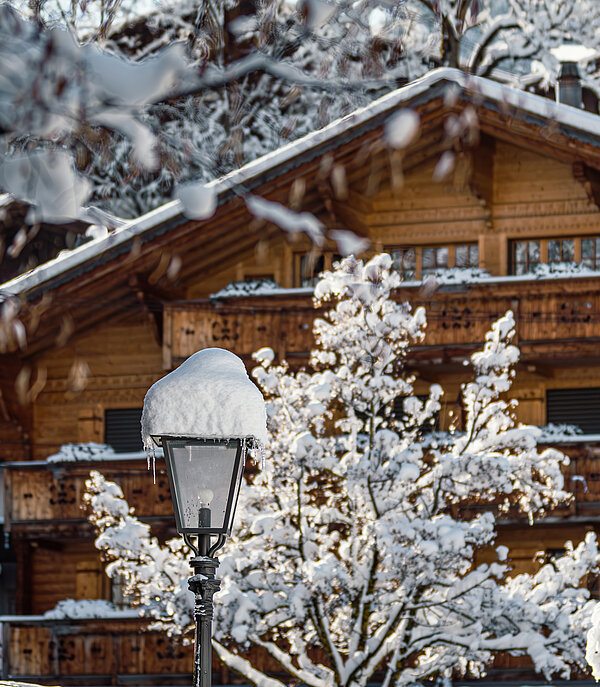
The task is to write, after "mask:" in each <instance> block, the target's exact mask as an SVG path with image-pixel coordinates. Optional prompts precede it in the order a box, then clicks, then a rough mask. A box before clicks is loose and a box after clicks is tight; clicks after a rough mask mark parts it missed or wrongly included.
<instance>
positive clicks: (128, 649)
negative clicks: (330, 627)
mask: <svg viewBox="0 0 600 687" xmlns="http://www.w3.org/2000/svg"><path fill="white" fill-rule="evenodd" d="M0 622H1V624H2V646H3V651H4V654H3V661H2V671H1V673H0V675H1V677H2V679H4V680H15V681H25V682H27V681H31V682H35V683H36V684H41V685H56V684H60V685H63V686H64V687H78V686H81V687H94V686H104V685H123V686H128V685H131V686H133V685H135V686H136V687H152V686H153V685H161V686H164V685H173V686H175V685H189V684H191V682H192V665H193V646H192V645H191V644H187V645H184V643H183V641H182V640H181V638H177V637H174V638H170V637H167V635H166V633H164V632H156V631H149V630H148V625H149V622H148V621H146V620H143V619H139V618H131V619H114V618H112V619H100V618H97V619H78V620H71V619H65V620H50V619H45V618H44V617H42V616H21V617H18V616H12V617H6V616H4V617H0ZM243 656H244V657H245V658H247V659H248V660H250V661H251V663H252V665H253V666H254V667H256V668H257V669H258V670H261V671H263V672H265V673H266V674H267V675H271V676H273V677H276V678H278V679H280V680H283V681H286V676H285V675H283V674H281V672H280V668H279V667H278V665H277V664H276V663H275V662H274V661H273V660H272V659H271V658H270V657H269V656H268V655H267V654H266V653H265V652H264V651H262V650H261V649H259V648H257V647H255V648H252V649H249V650H245V651H244V652H243ZM317 656H318V655H317ZM212 673H213V675H212V681H213V684H216V685H232V684H246V682H247V681H246V680H244V679H243V678H240V677H239V676H237V675H236V674H234V673H230V671H229V670H228V669H227V667H226V666H224V665H223V664H222V663H221V662H220V661H219V660H218V659H217V658H216V656H215V655H214V653H213V662H212ZM574 678H578V679H580V680H581V679H586V678H587V679H588V680H589V679H590V678H589V675H586V674H583V673H577V674H576V675H574ZM462 679H463V680H464V679H465V678H464V676H463V677H462ZM539 679H540V676H539V675H538V674H536V673H535V672H534V670H533V666H532V664H531V661H530V660H529V658H528V657H521V656H510V655H509V654H504V653H502V654H499V655H497V656H496V658H495V660H494V662H493V664H492V665H491V666H490V669H489V672H488V676H487V679H486V682H485V683H484V684H489V681H492V682H493V681H499V682H503V683H505V684H506V683H507V682H509V683H510V682H513V681H514V682H515V684H523V680H526V681H527V682H528V683H529V684H531V682H532V681H536V680H539ZM459 684H460V683H459ZM467 684H476V682H467Z"/></svg>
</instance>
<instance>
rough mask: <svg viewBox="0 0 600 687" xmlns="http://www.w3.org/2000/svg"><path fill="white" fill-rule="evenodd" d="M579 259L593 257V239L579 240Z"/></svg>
mask: <svg viewBox="0 0 600 687" xmlns="http://www.w3.org/2000/svg"><path fill="white" fill-rule="evenodd" d="M581 257H582V258H584V259H585V258H593V257H594V239H581Z"/></svg>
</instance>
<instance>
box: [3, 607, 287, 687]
mask: <svg viewBox="0 0 600 687" xmlns="http://www.w3.org/2000/svg"><path fill="white" fill-rule="evenodd" d="M150 624H151V621H150V620H147V619H144V618H139V617H138V618H135V617H134V618H126V619H125V618H86V619H69V618H65V619H50V618H46V617H44V616H0V626H1V628H2V648H3V654H2V670H1V671H0V676H1V677H2V678H3V679H5V680H6V679H10V680H19V681H20V680H23V681H33V682H35V683H36V684H48V685H56V684H60V685H63V686H69V685H81V687H93V686H94V685H136V687H139V686H144V685H148V686H150V685H157V684H158V685H190V684H191V683H192V667H193V646H192V645H191V644H190V643H187V642H186V643H184V641H183V640H182V638H181V637H168V636H167V634H166V633H165V632H163V631H154V630H149V629H148V628H149V625H150ZM244 656H245V657H246V658H248V659H249V660H251V661H252V664H253V665H254V666H255V667H256V668H257V669H258V670H262V671H264V672H266V673H268V674H271V675H275V674H277V671H278V666H277V664H276V663H275V662H274V661H273V660H272V659H271V658H270V657H269V656H268V655H267V654H266V653H265V652H264V651H262V650H261V649H259V648H253V649H249V650H246V651H245V652H244ZM212 672H213V684H220V685H231V684H232V682H233V681H234V680H235V677H234V675H232V674H230V672H229V670H228V669H227V667H226V666H224V665H223V664H222V663H221V662H220V661H219V660H218V658H217V657H216V655H215V654H213V659H212ZM278 677H281V676H280V675H278Z"/></svg>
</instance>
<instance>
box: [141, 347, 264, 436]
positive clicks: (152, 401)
mask: <svg viewBox="0 0 600 687" xmlns="http://www.w3.org/2000/svg"><path fill="white" fill-rule="evenodd" d="M152 436H181V437H201V438H203V439H243V438H248V437H253V438H254V439H255V440H256V441H258V442H260V443H263V444H264V443H266V440H267V429H266V411H265V402H264V399H263V396H262V394H261V392H260V391H259V389H258V388H257V387H256V386H255V385H254V384H253V383H252V381H251V380H250V378H249V377H248V373H247V372H246V367H245V366H244V363H243V362H242V360H241V359H240V358H238V356H237V355H235V354H234V353H231V351H226V350H224V349H223V348H206V349H204V350H202V351H198V352H197V353H194V354H193V355H191V356H190V357H189V358H188V359H187V360H186V361H185V362H183V363H182V364H181V365H180V366H179V367H178V368H177V369H176V370H173V372H170V373H169V374H168V375H166V376H165V377H163V378H162V379H159V380H158V382H156V383H155V384H153V385H152V386H151V387H150V389H148V392H147V393H146V397H145V399H144V410H143V413H142V441H143V443H144V446H145V447H146V448H147V449H149V448H150V447H152V446H153V445H154V442H153V440H152Z"/></svg>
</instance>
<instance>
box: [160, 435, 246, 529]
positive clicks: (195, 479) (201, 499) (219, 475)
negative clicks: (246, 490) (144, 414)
mask: <svg viewBox="0 0 600 687" xmlns="http://www.w3.org/2000/svg"><path fill="white" fill-rule="evenodd" d="M167 441H168V445H167V450H168V452H169V454H170V459H171V472H172V481H173V489H174V491H175V494H174V497H175V499H174V500H175V507H176V509H177V511H178V520H179V522H178V529H180V530H181V531H182V532H188V533H189V532H193V531H197V530H198V528H199V526H200V516H201V514H200V509H205V508H209V509H210V529H211V530H220V531H222V532H224V533H226V532H227V531H228V529H229V526H230V522H228V520H231V517H230V516H231V510H232V508H231V504H233V505H234V506H235V501H234V500H233V499H234V498H236V496H237V490H238V487H237V485H233V484H232V480H233V477H234V470H235V467H236V455H237V451H238V446H237V444H207V443H195V442H193V441H185V440H167ZM240 463H241V461H240ZM242 469H243V468H242ZM237 473H238V476H239V469H238V471H237ZM230 492H231V498H230ZM203 517H204V518H206V512H205V511H204V513H203ZM207 525H208V523H207V522H206V520H203V527H206V528H207Z"/></svg>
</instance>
